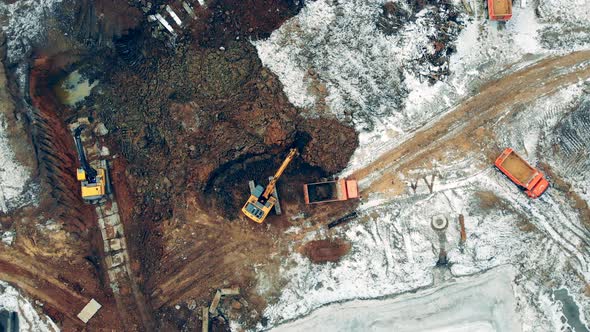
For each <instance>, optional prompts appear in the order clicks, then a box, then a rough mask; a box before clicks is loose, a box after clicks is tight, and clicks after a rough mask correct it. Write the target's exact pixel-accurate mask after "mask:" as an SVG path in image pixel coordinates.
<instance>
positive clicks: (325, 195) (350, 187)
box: [303, 179, 359, 204]
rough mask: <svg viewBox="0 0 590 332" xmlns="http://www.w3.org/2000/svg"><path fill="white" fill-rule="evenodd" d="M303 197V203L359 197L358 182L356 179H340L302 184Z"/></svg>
mask: <svg viewBox="0 0 590 332" xmlns="http://www.w3.org/2000/svg"><path fill="white" fill-rule="evenodd" d="M303 197H304V199H305V204H318V203H327V202H337V201H346V200H348V199H351V198H359V189H358V183H357V182H356V180H344V179H341V180H335V181H325V182H315V183H308V184H304V185H303Z"/></svg>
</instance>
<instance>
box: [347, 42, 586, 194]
mask: <svg viewBox="0 0 590 332" xmlns="http://www.w3.org/2000/svg"><path fill="white" fill-rule="evenodd" d="M589 77H590V51H579V52H573V53H569V54H567V55H563V56H555V57H549V58H544V59H542V60H540V61H538V62H536V63H534V64H533V65H531V66H527V67H525V68H523V69H520V70H517V71H515V72H512V73H510V74H508V75H505V76H503V77H502V78H499V79H497V80H494V81H491V82H489V83H486V84H484V85H483V86H482V87H481V88H480V89H479V91H478V92H477V93H476V94H474V95H473V97H470V98H469V99H467V100H465V101H464V102H462V103H461V104H459V105H458V106H457V107H455V108H454V109H453V110H451V111H450V112H447V113H446V114H444V115H442V116H441V117H439V118H438V119H436V120H434V121H433V122H431V124H430V125H428V126H426V127H423V129H421V130H418V131H416V132H415V133H414V134H413V136H412V137H411V138H409V139H408V140H406V141H404V142H403V143H401V144H400V145H398V146H397V147H396V148H394V149H392V150H391V151H389V152H387V153H385V154H384V155H383V156H381V157H380V158H378V159H377V160H375V161H374V162H372V163H371V164H369V165H368V166H366V167H364V168H362V169H359V170H357V171H356V172H354V174H353V175H352V176H353V177H354V178H357V179H362V181H361V182H360V187H361V192H362V194H364V195H365V196H366V195H368V194H372V193H380V194H384V195H385V196H395V195H397V194H400V193H401V192H402V191H403V190H404V188H405V186H403V185H400V184H402V183H403V182H402V181H401V180H400V178H399V174H400V173H405V172H407V171H408V170H410V169H412V168H414V167H418V166H425V165H426V164H427V163H428V162H429V161H431V160H432V159H436V158H444V153H445V152H448V151H452V152H461V151H466V150H471V151H473V148H476V147H479V148H480V149H483V150H484V151H485V156H486V157H487V158H488V160H486V161H490V160H492V158H493V157H494V156H495V155H496V154H497V153H499V152H500V150H499V148H500V147H495V148H497V150H498V151H496V149H494V150H493V151H491V149H490V148H491V147H490V146H489V144H490V143H486V142H490V141H492V140H482V138H488V137H490V136H491V137H493V129H494V128H495V127H497V126H498V124H499V123H500V122H501V121H502V119H503V118H505V117H506V116H507V115H509V114H511V113H514V112H518V110H519V109H521V108H519V107H516V106H518V105H524V104H527V103H531V102H533V101H535V100H536V99H537V98H539V97H542V96H544V95H548V94H551V93H554V92H556V91H558V90H559V89H560V88H562V87H565V86H567V85H571V84H574V83H577V82H579V81H581V80H585V79H588V78H589ZM482 144H484V145H486V146H485V147H482ZM486 148H487V150H486ZM426 166H427V165H426Z"/></svg>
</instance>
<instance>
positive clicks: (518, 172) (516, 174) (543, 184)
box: [495, 148, 549, 198]
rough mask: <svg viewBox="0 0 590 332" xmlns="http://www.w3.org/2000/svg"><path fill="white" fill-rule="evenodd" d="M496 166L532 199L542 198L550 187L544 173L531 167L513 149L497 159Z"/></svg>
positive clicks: (509, 149)
mask: <svg viewBox="0 0 590 332" xmlns="http://www.w3.org/2000/svg"><path fill="white" fill-rule="evenodd" d="M495 165H496V167H497V168H498V169H499V170H500V171H502V173H504V174H506V176H507V177H508V178H510V180H512V182H514V183H516V184H517V185H518V186H519V187H521V188H522V189H524V192H525V193H526V194H527V195H528V196H529V197H531V198H537V197H539V196H541V195H542V194H543V193H544V192H545V190H547V187H549V182H547V180H546V179H545V176H544V175H543V173H541V172H540V171H539V170H538V169H536V168H534V167H532V166H531V165H529V164H528V163H527V162H526V161H525V160H524V159H522V158H521V157H520V156H519V155H518V154H516V152H514V150H512V149H511V148H507V149H506V150H504V152H502V154H501V155H500V156H499V157H498V159H496V162H495Z"/></svg>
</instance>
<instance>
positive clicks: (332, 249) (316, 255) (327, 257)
mask: <svg viewBox="0 0 590 332" xmlns="http://www.w3.org/2000/svg"><path fill="white" fill-rule="evenodd" d="M350 247H351V245H350V242H348V241H346V240H342V239H328V240H317V241H310V242H307V243H306V244H305V245H304V246H303V247H302V248H301V253H302V254H303V255H305V256H306V257H307V258H309V259H310V260H311V261H312V262H314V263H315V264H321V263H327V262H338V261H339V260H340V259H341V258H342V256H344V255H346V254H348V252H350Z"/></svg>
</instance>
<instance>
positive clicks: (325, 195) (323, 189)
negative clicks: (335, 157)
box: [307, 181, 338, 203]
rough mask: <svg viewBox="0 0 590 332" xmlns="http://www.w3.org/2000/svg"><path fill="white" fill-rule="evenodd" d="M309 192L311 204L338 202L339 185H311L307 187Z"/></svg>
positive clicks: (323, 183) (333, 182) (332, 182)
mask: <svg viewBox="0 0 590 332" xmlns="http://www.w3.org/2000/svg"><path fill="white" fill-rule="evenodd" d="M307 192H308V195H309V202H310V203H316V202H329V201H335V200H338V183H337V182H336V181H330V182H322V183H310V184H308V185H307Z"/></svg>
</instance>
